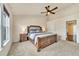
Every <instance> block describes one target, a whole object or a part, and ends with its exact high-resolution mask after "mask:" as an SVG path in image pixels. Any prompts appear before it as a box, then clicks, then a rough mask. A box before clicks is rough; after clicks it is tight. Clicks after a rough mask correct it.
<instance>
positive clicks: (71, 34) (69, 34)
mask: <svg viewBox="0 0 79 59" xmlns="http://www.w3.org/2000/svg"><path fill="white" fill-rule="evenodd" d="M75 24H76V21H75V20H73V21H67V22H66V30H67V39H66V40H68V41H74V40H75V39H74V37H75V35H74V30H75V28H74V26H75Z"/></svg>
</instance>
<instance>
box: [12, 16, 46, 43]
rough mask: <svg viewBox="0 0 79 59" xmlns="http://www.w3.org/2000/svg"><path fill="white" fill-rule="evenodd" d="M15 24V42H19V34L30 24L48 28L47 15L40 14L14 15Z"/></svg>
mask: <svg viewBox="0 0 79 59" xmlns="http://www.w3.org/2000/svg"><path fill="white" fill-rule="evenodd" d="M13 24H14V25H13V42H18V41H19V40H20V38H19V34H20V33H21V32H23V28H27V26H29V25H39V26H41V27H44V28H46V17H45V16H39V15H29V16H28V15H26V16H24V15H23V16H21V15H20V16H14V21H13Z"/></svg>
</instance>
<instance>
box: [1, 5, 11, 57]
mask: <svg viewBox="0 0 79 59" xmlns="http://www.w3.org/2000/svg"><path fill="white" fill-rule="evenodd" d="M6 8H7V10H8V11H9V13H10V22H11V23H10V28H11V31H10V33H11V36H10V41H9V42H8V43H7V45H5V46H4V47H3V48H2V50H1V51H0V56H1V55H3V56H4V55H7V54H8V52H9V50H10V47H11V44H12V13H11V10H10V7H9V6H8V5H7V4H6Z"/></svg>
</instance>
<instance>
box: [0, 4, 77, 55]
mask: <svg viewBox="0 0 79 59" xmlns="http://www.w3.org/2000/svg"><path fill="white" fill-rule="evenodd" d="M2 5H3V4H0V7H1V8H2ZM48 5H50V8H51V9H52V8H54V7H56V6H57V7H58V9H57V10H55V11H54V12H56V13H55V14H49V15H48V16H46V15H45V14H41V12H43V11H46V10H45V6H48ZM5 7H6V9H7V10H8V12H9V13H10V20H11V21H10V40H9V42H8V43H7V44H6V45H5V46H3V47H2V50H1V51H0V55H26V56H27V55H79V53H78V52H79V51H78V49H79V46H78V45H79V44H78V43H79V37H78V35H79V33H78V32H79V31H78V30H79V28H78V26H79V18H78V17H79V13H78V12H79V8H78V7H79V4H72V3H70V4H65V3H64V4H61V3H60V4H58V3H55V4H54V3H50V4H44V3H43V4H42V3H36V4H33V3H29V4H27V3H26V4H23V3H19V4H18V3H16V4H5ZM0 10H2V9H0ZM0 14H1V13H0ZM73 20H76V25H74V26H75V28H74V33H73V34H74V35H76V37H75V36H74V37H75V38H74V40H73V42H72V41H68V40H66V38H67V31H66V22H67V21H73ZM30 25H37V26H40V27H42V30H43V31H44V32H52V33H56V34H57V40H58V42H56V43H55V44H51V45H50V46H48V47H46V48H44V49H42V50H41V51H40V52H37V50H36V47H35V46H34V45H33V44H32V43H31V42H29V40H27V41H24V42H20V43H19V41H20V34H27V26H30ZM0 35H1V34H0ZM59 39H60V40H59ZM0 44H1V39H0ZM62 44H63V45H62ZM29 45H30V46H29ZM58 45H59V46H58ZM64 45H65V46H64ZM74 46H75V48H74ZM0 47H1V46H0ZM24 47H25V48H24ZM57 48H60V49H57ZM72 48H73V50H71V49H72ZM52 49H54V50H55V52H54V51H52ZM23 50H24V51H23ZM75 50H76V51H75ZM18 52H19V53H18ZM50 52H52V53H50ZM60 52H61V53H60ZM74 52H75V53H74ZM46 53H47V54H46ZM57 53H59V54H57ZM72 53H74V54H72Z"/></svg>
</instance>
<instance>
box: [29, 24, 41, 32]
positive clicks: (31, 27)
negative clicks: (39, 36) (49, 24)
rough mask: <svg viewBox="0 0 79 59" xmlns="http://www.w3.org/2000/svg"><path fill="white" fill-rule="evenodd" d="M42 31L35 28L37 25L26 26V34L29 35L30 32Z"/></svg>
mask: <svg viewBox="0 0 79 59" xmlns="http://www.w3.org/2000/svg"><path fill="white" fill-rule="evenodd" d="M36 30H38V31H42V27H40V26H37V25H30V26H27V33H29V32H30V31H36Z"/></svg>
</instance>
